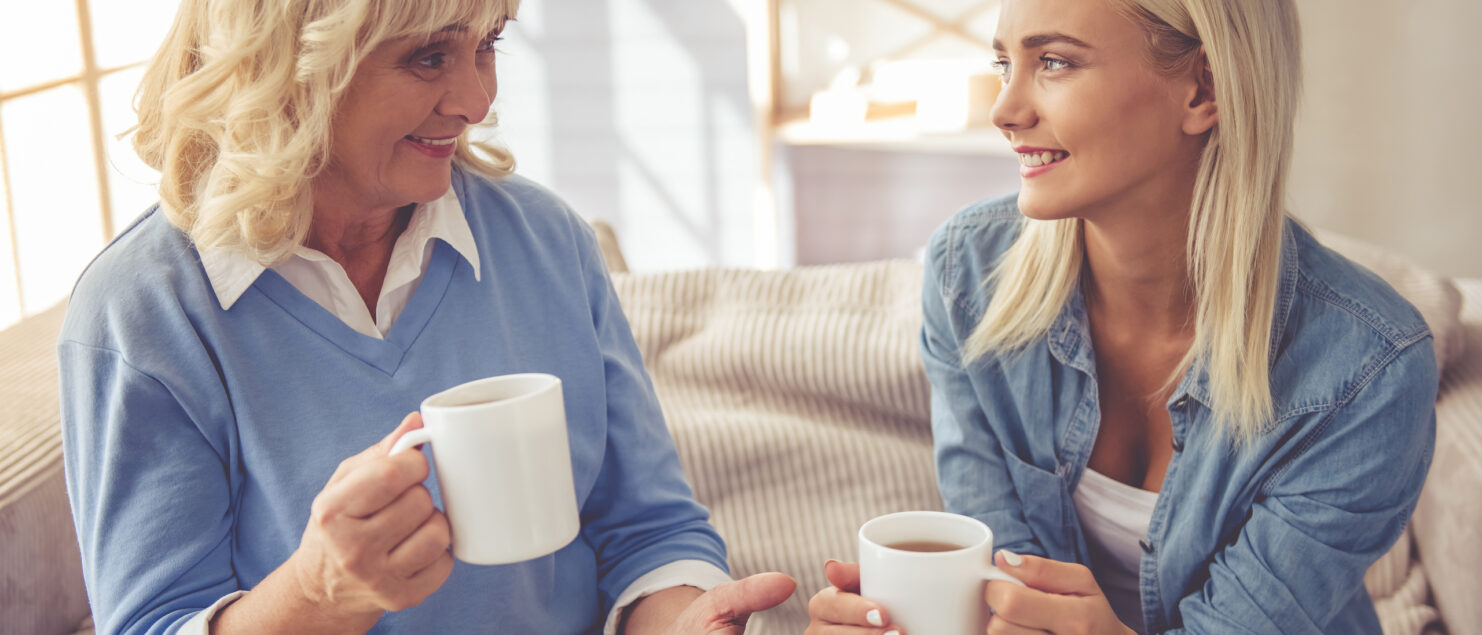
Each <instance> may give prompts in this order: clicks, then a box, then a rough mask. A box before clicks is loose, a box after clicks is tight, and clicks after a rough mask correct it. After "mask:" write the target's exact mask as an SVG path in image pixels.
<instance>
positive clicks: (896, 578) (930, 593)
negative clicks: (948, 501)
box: [859, 511, 1024, 635]
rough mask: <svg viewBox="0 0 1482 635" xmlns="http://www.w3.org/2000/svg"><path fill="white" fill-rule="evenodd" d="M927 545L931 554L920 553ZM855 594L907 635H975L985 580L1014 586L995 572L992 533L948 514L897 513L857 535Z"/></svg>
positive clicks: (984, 624) (982, 617)
mask: <svg viewBox="0 0 1482 635" xmlns="http://www.w3.org/2000/svg"><path fill="white" fill-rule="evenodd" d="M922 543H930V545H927V546H928V547H929V548H933V549H941V550H934V551H922V550H919V549H921V548H922V547H923V544H922ZM859 577H860V584H859V586H860V594H861V595H863V596H865V597H867V598H869V599H871V600H874V601H876V602H878V603H879V604H880V606H883V607H885V610H886V611H887V612H888V613H889V614H890V621H891V622H892V623H893V624H895V625H897V626H900V627H902V628H904V629H905V631H906V632H907V633H917V634H923V633H925V634H929V635H958V634H962V635H967V634H968V633H973V634H981V633H983V631H984V630H985V629H987V628H988V605H987V604H985V603H984V592H985V591H986V588H985V586H986V585H987V583H988V581H989V580H1006V581H1009V582H1013V583H1015V584H1019V585H1023V584H1024V583H1023V582H1020V581H1019V580H1018V579H1016V578H1014V576H1011V575H1009V574H1007V573H1004V572H1003V571H1001V570H999V569H998V568H997V567H995V566H993V531H992V530H990V529H988V526H987V525H985V524H983V523H982V522H981V521H979V520H977V519H975V518H971V517H968V516H962V515H960V514H950V513H947V512H926V511H915V512H898V513H894V514H886V515H884V516H879V517H876V518H874V519H872V520H870V521H868V522H866V523H865V524H864V525H861V526H860V528H859Z"/></svg>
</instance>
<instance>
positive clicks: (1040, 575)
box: [986, 551, 1133, 635]
mask: <svg viewBox="0 0 1482 635" xmlns="http://www.w3.org/2000/svg"><path fill="white" fill-rule="evenodd" d="M1013 558H1014V559H1016V560H1018V561H1019V564H1018V565H1011V564H1010V563H1009V558H1008V556H1007V555H1006V553H1005V552H1003V551H1000V552H998V554H997V555H995V556H994V558H993V560H994V563H995V564H997V565H998V568H1000V569H1003V571H1004V572H1005V573H1009V574H1012V575H1013V576H1014V577H1016V578H1019V579H1020V580H1023V581H1024V584H1025V585H1027V586H1019V585H1017V584H1014V583H1012V582H1001V581H996V580H995V581H992V582H989V583H988V591H987V595H986V599H987V601H988V608H990V609H992V610H993V616H992V617H991V618H989V620H988V635H1001V634H1009V633H1056V634H1057V635H1058V634H1075V635H1081V634H1086V635H1091V634H1094V635H1102V634H1106V635H1111V634H1115V635H1126V634H1128V633H1132V632H1133V631H1132V629H1130V628H1128V627H1127V626H1126V625H1124V624H1122V622H1121V621H1119V620H1118V619H1117V614H1116V612H1114V611H1112V607H1111V602H1109V601H1108V600H1107V599H1106V594H1104V593H1102V592H1101V587H1100V586H1099V585H1097V584H1096V578H1095V576H1093V575H1092V574H1091V570H1090V569H1087V568H1086V567H1085V566H1083V565H1079V564H1074V563H1069V562H1059V561H1056V560H1050V559H1048V558H1040V557H1036V556H1018V555H1015V556H1013Z"/></svg>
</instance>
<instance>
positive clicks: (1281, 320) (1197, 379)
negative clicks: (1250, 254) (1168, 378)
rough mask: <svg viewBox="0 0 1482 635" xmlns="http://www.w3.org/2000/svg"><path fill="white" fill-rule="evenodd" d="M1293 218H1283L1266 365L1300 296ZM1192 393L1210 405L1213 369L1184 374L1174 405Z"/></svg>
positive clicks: (1201, 368)
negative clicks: (1269, 344)
mask: <svg viewBox="0 0 1482 635" xmlns="http://www.w3.org/2000/svg"><path fill="white" fill-rule="evenodd" d="M1294 222H1295V221H1292V220H1291V219H1283V221H1282V229H1281V264H1280V265H1279V266H1280V267H1281V273H1280V276H1281V278H1280V280H1278V281H1277V287H1276V307H1275V311H1274V312H1273V315H1272V318H1271V346H1270V348H1269V349H1267V353H1266V367H1267V368H1268V369H1269V368H1271V367H1272V366H1275V365H1276V354H1277V351H1278V350H1280V348H1281V339H1282V338H1283V337H1286V331H1287V323H1288V322H1289V321H1290V320H1291V315H1292V303H1293V301H1294V300H1295V299H1296V295H1297V277H1298V271H1297V265H1298V259H1299V258H1298V254H1297V238H1296V235H1295V234H1294V233H1293V231H1292V223H1294ZM1184 396H1188V397H1190V398H1193V399H1195V400H1197V401H1198V402H1199V403H1202V404H1204V405H1205V407H1208V406H1209V370H1208V369H1207V368H1206V367H1205V366H1204V365H1203V364H1200V363H1198V362H1195V364H1194V367H1193V368H1190V369H1189V371H1188V372H1186V373H1184V378H1183V381H1181V382H1179V385H1178V388H1176V389H1174V391H1173V394H1172V395H1170V396H1169V397H1168V403H1169V404H1170V405H1171V404H1173V403H1174V402H1176V401H1178V400H1179V399H1180V398H1183V397H1184Z"/></svg>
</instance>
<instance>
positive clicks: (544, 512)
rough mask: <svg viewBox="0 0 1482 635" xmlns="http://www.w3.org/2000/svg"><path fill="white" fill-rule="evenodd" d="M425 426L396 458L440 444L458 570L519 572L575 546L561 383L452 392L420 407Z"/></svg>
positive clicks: (517, 378) (406, 439) (440, 472)
mask: <svg viewBox="0 0 1482 635" xmlns="http://www.w3.org/2000/svg"><path fill="white" fill-rule="evenodd" d="M422 423H423V427H422V428H419V429H417V430H413V431H411V432H408V433H407V434H405V435H403V436H402V437H401V438H400V439H398V440H397V441H396V445H394V446H393V447H392V448H391V453H392V454H396V453H397V452H400V451H402V450H405V449H407V448H410V447H413V446H416V445H418V444H422V443H431V444H432V464H433V467H434V469H435V470H436V473H437V482H438V486H439V487H440V488H441V490H442V499H443V512H444V513H446V514H447V515H448V523H449V525H451V527H452V533H453V555H454V556H456V557H457V558H458V559H459V560H462V561H464V562H468V563H472V564H506V563H510V562H520V561H522V560H529V559H531V558H538V557H541V556H544V555H546V554H549V553H553V552H555V551H556V550H558V549H560V548H562V547H564V546H566V545H567V544H568V543H570V542H571V541H572V539H574V538H576V534H577V532H578V531H580V530H581V520H580V518H579V516H578V515H577V509H576V488H575V487H574V486H573V485H572V476H571V446H570V445H569V443H568V442H567V437H566V407H565V404H564V403H563V402H562V400H561V380H560V379H559V378H557V377H555V376H553V375H544V374H536V373H531V374H521V375H502V376H499V377H489V378H486V379H479V380H476V381H471V382H468V383H465V384H462V385H459V386H456V387H453V388H449V389H448V390H445V391H443V392H440V393H437V394H435V395H433V396H431V397H428V398H427V399H426V400H424V401H423V402H422Z"/></svg>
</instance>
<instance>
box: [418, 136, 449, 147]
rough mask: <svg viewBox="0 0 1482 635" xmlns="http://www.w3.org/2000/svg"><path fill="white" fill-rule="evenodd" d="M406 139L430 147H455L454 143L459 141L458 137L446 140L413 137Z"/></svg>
mask: <svg viewBox="0 0 1482 635" xmlns="http://www.w3.org/2000/svg"><path fill="white" fill-rule="evenodd" d="M406 138H407V139H409V140H411V141H415V142H417V143H421V144H424V145H429V146H447V145H453V144H454V143H456V142H457V141H458V137H448V138H446V139H428V138H426V137H414V136H412V135H407V136H406Z"/></svg>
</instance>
